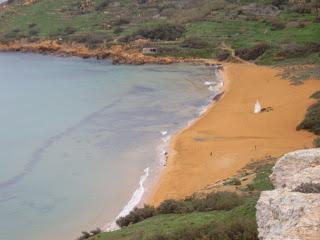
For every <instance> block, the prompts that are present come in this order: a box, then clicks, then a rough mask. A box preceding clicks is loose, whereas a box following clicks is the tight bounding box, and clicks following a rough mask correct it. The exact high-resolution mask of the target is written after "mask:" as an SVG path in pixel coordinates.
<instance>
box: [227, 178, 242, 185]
mask: <svg viewBox="0 0 320 240" xmlns="http://www.w3.org/2000/svg"><path fill="white" fill-rule="evenodd" d="M224 185H235V186H239V185H241V181H240V180H239V179H238V178H231V179H229V180H228V181H226V182H225V183H224Z"/></svg>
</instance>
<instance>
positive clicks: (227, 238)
mask: <svg viewBox="0 0 320 240" xmlns="http://www.w3.org/2000/svg"><path fill="white" fill-rule="evenodd" d="M208 237H209V239H215V240H241V239H245V240H258V232H257V225H256V222H255V221H254V220H251V219H245V218H237V219H234V220H231V221H230V222H226V223H224V224H223V223H213V224H211V226H210V228H209V230H208Z"/></svg>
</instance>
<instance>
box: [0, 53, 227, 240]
mask: <svg viewBox="0 0 320 240" xmlns="http://www.w3.org/2000/svg"><path fill="white" fill-rule="evenodd" d="M222 87H223V81H222V79H221V76H220V73H219V72H218V71H217V70H215V68H213V67H210V66H203V65H202V66H201V65H192V64H172V65H140V66H133V65H112V63H111V62H110V61H108V60H103V61H98V60H94V59H81V58H77V57H68V58H62V57H57V56H49V55H37V54H31V53H0V126H1V127H0V239H1V240H2V239H3V240H21V239H26V240H43V239H46V240H56V239H66V240H68V239H70V240H73V239H76V238H77V237H78V236H80V233H81V231H84V230H92V229H95V228H96V227H99V228H101V229H103V230H106V229H109V230H110V229H114V228H115V227H116V226H115V224H114V221H115V219H116V218H117V217H119V216H123V215H126V214H128V213H129V212H130V211H131V210H132V209H133V208H134V207H135V206H140V205H141V204H142V203H143V202H144V201H145V198H144V196H146V193H148V192H150V190H151V189H152V186H153V184H154V183H155V182H156V181H157V177H158V175H159V172H160V171H161V170H162V169H163V168H165V165H166V163H165V152H166V151H167V146H168V144H169V141H170V138H171V136H172V135H173V134H175V133H176V132H178V131H179V130H181V129H182V128H184V127H186V126H187V125H188V124H190V123H191V122H192V121H194V119H197V118H198V117H199V116H200V115H201V114H203V113H204V112H205V110H206V108H207V107H208V105H209V104H210V102H212V99H213V98H214V97H215V96H216V95H217V94H218V93H219V92H220V91H221V89H222Z"/></svg>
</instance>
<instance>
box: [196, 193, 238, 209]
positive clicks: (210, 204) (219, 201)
mask: <svg viewBox="0 0 320 240" xmlns="http://www.w3.org/2000/svg"><path fill="white" fill-rule="evenodd" d="M242 203H243V199H242V197H240V196H239V195H238V194H236V193H233V192H217V193H210V194H208V195H207V196H206V197H205V198H200V199H192V206H193V208H194V209H195V210H197V211H201V212H206V211H213V210H231V209H233V208H235V207H238V206H240V205H241V204H242Z"/></svg>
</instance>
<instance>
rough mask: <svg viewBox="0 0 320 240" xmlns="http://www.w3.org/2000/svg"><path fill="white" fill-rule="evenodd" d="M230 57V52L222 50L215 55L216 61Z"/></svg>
mask: <svg viewBox="0 0 320 240" xmlns="http://www.w3.org/2000/svg"><path fill="white" fill-rule="evenodd" d="M229 57H230V52H227V51H223V52H221V53H219V54H218V55H217V60H218V61H226V60H227V59H228V58H229Z"/></svg>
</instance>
